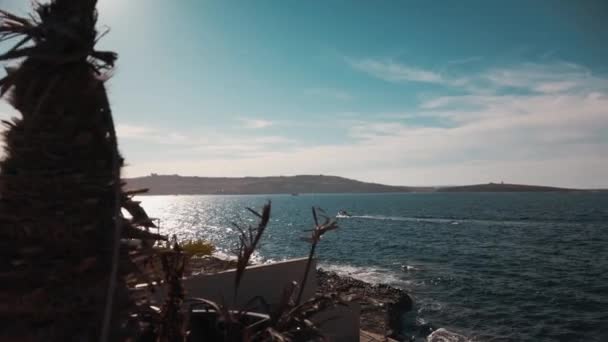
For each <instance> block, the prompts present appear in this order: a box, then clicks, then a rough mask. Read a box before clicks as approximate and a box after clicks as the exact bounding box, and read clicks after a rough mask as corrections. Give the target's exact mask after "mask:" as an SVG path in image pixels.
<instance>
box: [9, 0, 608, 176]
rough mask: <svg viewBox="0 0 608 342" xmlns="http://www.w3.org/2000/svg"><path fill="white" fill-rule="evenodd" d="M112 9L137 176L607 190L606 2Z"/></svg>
mask: <svg viewBox="0 0 608 342" xmlns="http://www.w3.org/2000/svg"><path fill="white" fill-rule="evenodd" d="M28 3H29V2H27V1H21V0H0V4H1V6H2V8H7V9H11V10H15V11H17V12H20V13H25V12H24V11H25V10H26V9H27V6H28ZM99 11H100V24H101V25H106V26H108V27H110V28H111V31H110V33H109V34H108V35H107V36H106V37H105V38H103V40H102V42H101V46H102V47H103V48H106V49H112V50H114V51H117V52H118V53H119V55H120V59H119V61H118V66H117V68H116V70H115V72H114V76H113V78H112V79H111V80H110V81H109V82H108V86H109V94H110V98H111V101H112V107H113V111H114V115H115V120H116V122H117V125H118V131H119V137H120V147H121V150H122V152H123V154H124V155H125V157H126V160H127V163H128V166H127V168H126V169H125V174H126V175H127V176H138V175H145V174H149V173H152V172H155V173H170V174H174V173H178V174H182V175H200V176H264V175H293V174H334V175H340V176H345V177H352V178H357V179H361V180H367V181H375V182H382V183H388V184H403V185H438V184H467V183H482V182H490V181H505V182H517V183H535V184H546V185H561V186H575V187H608V178H607V177H606V175H607V174H608V133H607V132H608V63H607V61H608V45H607V44H606V43H605V42H606V41H608V26H606V25H602V24H601V23H602V22H604V21H607V22H608V5H606V4H605V2H604V4H603V3H602V1H559V0H555V1H540V0H539V1H459V2H456V1H452V2H447V1H433V2H431V1H374V2H371V1H247V2H245V1H198V0H197V1H195V0H181V1H161V0H131V1H122V0H99ZM11 115H15V113H14V112H12V110H11V109H10V108H9V107H8V106H7V105H6V104H1V105H0V116H2V117H7V116H11Z"/></svg>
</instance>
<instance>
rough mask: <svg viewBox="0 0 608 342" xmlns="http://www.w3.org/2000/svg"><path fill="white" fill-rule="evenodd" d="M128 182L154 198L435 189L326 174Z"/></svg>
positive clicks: (159, 177)
mask: <svg viewBox="0 0 608 342" xmlns="http://www.w3.org/2000/svg"><path fill="white" fill-rule="evenodd" d="M126 182H127V188H130V189H138V188H148V189H150V192H149V194H150V195H176V194H180V195H203V194H294V193H298V194H299V193H350V192H354V193H377V192H414V191H431V190H432V188H423V187H406V186H390V185H383V184H376V183H366V182H360V181H356V180H353V179H348V178H343V177H337V176H322V175H316V176H313V175H302V176H289V177H242V178H224V177H182V176H178V175H154V174H153V175H151V176H146V177H137V178H130V179H126Z"/></svg>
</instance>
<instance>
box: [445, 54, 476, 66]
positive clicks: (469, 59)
mask: <svg viewBox="0 0 608 342" xmlns="http://www.w3.org/2000/svg"><path fill="white" fill-rule="evenodd" d="M481 60H483V57H482V56H471V57H466V58H459V59H453V60H451V61H448V62H447V64H448V65H463V64H469V63H475V62H479V61H481Z"/></svg>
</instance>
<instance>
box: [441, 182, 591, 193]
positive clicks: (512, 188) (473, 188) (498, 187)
mask: <svg viewBox="0 0 608 342" xmlns="http://www.w3.org/2000/svg"><path fill="white" fill-rule="evenodd" d="M437 191H439V192H556V191H580V190H577V189H567V188H556V187H551V186H539V185H521V184H504V183H500V184H498V183H488V184H476V185H464V186H450V187H444V188H438V189H437Z"/></svg>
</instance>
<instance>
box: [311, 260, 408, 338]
mask: <svg viewBox="0 0 608 342" xmlns="http://www.w3.org/2000/svg"><path fill="white" fill-rule="evenodd" d="M317 277H318V282H319V287H318V289H317V291H318V292H323V293H327V292H338V293H339V294H341V295H348V296H353V297H354V298H355V300H354V301H355V302H357V303H358V304H359V305H360V307H361V318H360V324H361V329H363V330H366V331H369V332H372V333H376V334H379V335H382V336H384V334H385V333H386V332H388V333H389V334H388V335H389V336H390V337H397V336H396V335H397V334H398V333H399V332H401V331H403V330H404V329H403V328H404V327H403V323H402V322H403V319H402V316H403V314H404V313H405V312H407V311H410V310H411V309H412V307H413V301H412V298H411V297H410V296H409V295H408V294H407V293H405V291H403V290H401V289H398V288H395V287H392V286H389V285H385V284H378V285H373V284H369V283H366V282H363V281H361V280H357V279H353V278H350V277H342V276H339V275H337V274H335V273H332V272H326V271H324V270H322V269H318V270H317Z"/></svg>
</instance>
